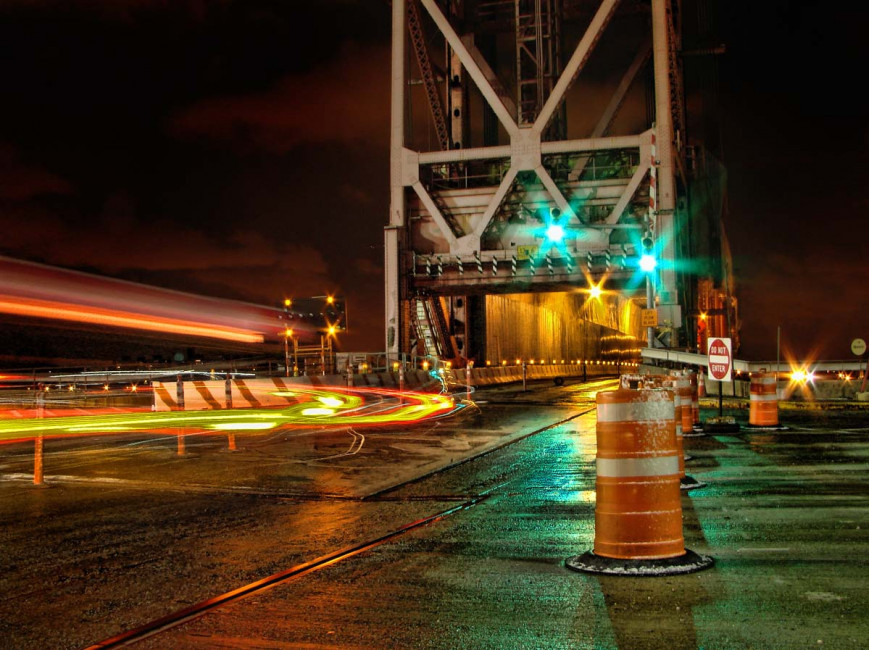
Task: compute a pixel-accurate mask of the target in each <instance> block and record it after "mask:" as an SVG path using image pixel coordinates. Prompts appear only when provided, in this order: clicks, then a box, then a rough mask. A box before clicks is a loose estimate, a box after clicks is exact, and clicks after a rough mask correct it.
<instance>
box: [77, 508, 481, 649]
mask: <svg viewBox="0 0 869 650" xmlns="http://www.w3.org/2000/svg"><path fill="white" fill-rule="evenodd" d="M489 496H490V494H481V495H478V496H475V497H472V498H470V499H468V500H467V501H464V502H463V503H460V504H458V505H456V506H453V507H451V508H447V509H446V510H441V511H440V512H437V513H435V514H433V515H429V516H427V517H423V518H422V519H417V520H416V521H413V522H411V523H409V524H405V525H403V526H401V527H399V528H396V529H395V530H393V531H391V532H389V533H386V534H385V535H382V536H380V537H377V538H375V539H372V540H368V541H365V542H362V543H360V544H357V545H355V546H350V547H347V548H343V549H340V550H338V551H334V552H332V553H329V554H327V555H322V556H320V557H318V558H316V559H314V560H310V561H308V562H303V563H302V564H297V565H296V566H294V567H291V568H289V569H286V570H284V571H280V572H278V573H275V574H273V575H270V576H268V577H267V578H263V579H261V580H257V581H256V582H252V583H250V584H248V585H245V586H243V587H239V588H238V589H234V590H232V591H228V592H226V593H224V594H221V595H219V596H215V597H214V598H209V599H208V600H204V601H202V602H199V603H196V604H195V605H191V606H190V607H186V608H184V609H181V610H179V611H177V612H173V613H171V614H168V615H166V616H163V617H161V618H158V619H156V620H153V621H150V622H149V623H145V624H144V625H142V626H140V627H137V628H135V629H133V630H129V631H127V632H122V633H121V634H118V635H116V636H113V637H111V638H109V639H106V640H104V641H100V642H98V643H95V644H93V645H91V646H88V647H87V648H86V649H85V650H103V649H105V648H121V647H124V646H127V645H130V644H132V643H137V642H139V641H142V640H143V639H146V638H148V637H151V636H154V635H156V634H160V633H162V632H165V631H167V630H169V629H172V628H174V627H177V626H179V625H181V624H183V623H187V622H189V621H192V620H194V619H197V618H199V617H201V616H204V615H205V614H207V613H209V612H211V611H213V610H215V609H217V608H219V607H223V606H224V605H228V604H230V603H233V602H235V601H238V600H241V599H243V598H247V597H248V596H252V595H254V594H258V593H262V592H264V591H266V590H268V589H271V588H272V587H276V586H278V585H280V584H282V583H284V582H288V581H290V580H292V579H294V578H298V577H301V576H304V575H307V574H309V573H313V572H314V571H318V570H320V569H323V568H326V567H328V566H331V565H332V564H336V563H337V562H340V561H342V560H346V559H347V558H351V557H353V556H355V555H359V554H360V553H364V552H365V551H369V550H371V549H373V548H376V547H378V546H380V545H382V544H385V543H387V542H390V541H392V540H393V539H395V538H397V537H401V536H402V535H405V534H407V533H409V532H411V531H413V530H416V529H417V528H421V527H423V526H427V525H429V524H433V523H435V522H437V521H440V520H441V519H444V518H446V517H449V516H450V515H452V514H455V513H457V512H459V511H461V510H466V509H468V508H471V507H473V506H475V505H477V504H478V503H480V502H481V501H484V500H485V499H487V498H488V497H489Z"/></svg>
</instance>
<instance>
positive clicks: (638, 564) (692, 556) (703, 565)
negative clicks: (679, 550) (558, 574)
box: [564, 549, 715, 577]
mask: <svg viewBox="0 0 869 650" xmlns="http://www.w3.org/2000/svg"><path fill="white" fill-rule="evenodd" d="M564 564H565V566H566V567H567V568H568V569H573V570H574V571H580V572H582V573H603V574H606V575H611V576H638V577H654V576H673V575H679V574H683V573H694V572H695V571H702V570H703V569H708V568H709V567H711V566H712V565H713V564H715V560H713V559H712V558H711V557H709V556H708V555H698V554H697V553H695V552H694V551H689V550H688V549H685V554H684V555H679V556H677V557H668V558H662V559H657V560H622V559H617V558H612V557H602V556H600V555H595V554H594V553H593V552H592V551H588V552H587V553H583V554H582V555H577V556H575V557H570V558H567V560H565V562H564Z"/></svg>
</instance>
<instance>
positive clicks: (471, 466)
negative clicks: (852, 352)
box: [0, 383, 869, 648]
mask: <svg viewBox="0 0 869 650" xmlns="http://www.w3.org/2000/svg"><path fill="white" fill-rule="evenodd" d="M597 388H600V385H599V384H595V385H592V386H583V385H581V384H572V385H567V386H564V387H561V388H555V387H553V386H552V385H551V384H546V383H540V384H538V385H536V386H535V387H534V390H533V391H529V392H528V393H524V394H523V393H522V392H521V390H519V389H518V388H517V387H502V388H497V389H488V390H482V391H480V392H478V393H477V394H476V396H475V397H476V398H477V402H478V407H477V408H469V409H465V410H464V411H462V412H461V413H459V414H458V415H457V416H456V417H455V418H453V419H451V420H441V421H438V422H435V423H429V424H427V425H420V426H417V427H413V428H411V429H407V428H404V429H400V430H394V429H388V428H381V429H365V430H361V429H360V430H356V431H348V430H337V431H333V430H316V431H304V432H300V431H295V432H293V434H292V435H285V436H283V437H281V436H258V437H250V438H247V439H245V438H239V448H240V451H238V452H234V453H232V452H227V451H225V445H224V444H223V443H222V441H221V440H220V439H211V440H209V439H205V438H201V439H199V440H196V441H188V445H187V449H188V452H189V453H188V455H187V456H185V457H183V458H178V457H177V456H175V454H174V447H173V444H172V443H173V441H172V440H171V439H166V438H161V439H148V438H147V437H144V438H142V439H137V440H135V441H130V440H124V439H108V438H102V439H100V440H98V441H97V440H93V439H80V440H77V441H67V442H64V443H62V445H60V446H56V448H54V449H52V448H47V452H48V456H47V458H46V476H47V480H48V482H49V484H50V485H51V487H49V488H45V489H39V488H33V487H30V486H29V485H27V483H26V482H25V481H24V480H22V479H20V478H16V477H17V476H19V475H22V474H24V473H25V472H26V471H28V470H27V466H28V456H27V449H26V447H25V446H20V445H19V446H5V448H3V449H0V465H2V467H0V473H2V477H3V479H2V480H0V515H2V521H3V527H2V530H0V542H2V553H3V560H4V570H3V571H2V573H0V588H2V591H0V593H2V594H3V596H2V600H0V639H2V641H0V646H2V647H14V648H78V647H84V646H87V645H89V644H91V643H96V642H98V641H101V640H103V639H106V638H108V637H111V636H113V635H115V634H118V633H120V632H123V631H125V630H128V629H131V628H134V627H137V626H139V625H142V624H143V623H145V622H147V621H149V620H153V619H155V618H158V617H160V616H164V615H166V614H168V613H170V612H173V611H176V610H179V609H182V608H184V607H187V606H189V605H191V604H193V603H196V602H200V601H202V600H205V599H207V598H211V597H214V596H216V595H218V594H221V593H224V592H227V591H230V590H232V589H236V588H238V587H241V586H242V585H246V584H248V583H251V582H253V581H255V580H258V579H261V578H263V577H265V576H268V575H271V574H274V573H277V572H279V571H283V570H286V569H287V568H289V567H292V566H295V565H298V564H300V563H302V562H306V561H310V560H312V559H314V558H317V557H320V556H322V555H324V554H326V553H329V552H332V551H335V550H338V549H343V548H349V547H352V546H354V545H356V544H359V543H361V542H365V541H367V540H374V539H377V538H379V537H381V536H382V535H385V534H387V533H389V532H391V531H394V530H396V529H397V528H399V527H400V526H402V525H405V524H408V523H409V522H413V521H416V520H418V519H421V518H424V517H427V516H430V515H432V514H435V513H438V512H442V511H445V510H448V509H450V508H454V507H455V506H457V505H459V504H463V503H468V504H470V503H473V505H468V507H466V508H464V509H461V510H459V511H457V512H455V513H453V514H450V515H449V516H446V517H444V518H442V519H440V520H438V521H435V522H433V523H431V524H429V525H426V526H424V527H420V528H416V529H414V530H412V531H410V532H407V533H406V534H402V535H400V536H397V537H394V538H391V539H389V540H388V541H386V542H385V543H383V544H380V545H378V546H376V547H374V548H372V549H370V550H368V551H366V552H364V553H360V554H358V555H355V556H352V557H348V558H347V559H343V560H341V561H339V562H336V563H334V564H332V565H330V566H327V567H325V568H322V569H320V570H318V571H316V572H313V573H310V574H307V575H304V576H301V577H298V578H295V579H293V580H289V581H287V582H284V583H281V584H279V585H277V586H275V587H273V588H271V589H269V590H268V591H264V592H261V593H258V594H256V595H253V596H251V597H248V598H246V599H244V600H240V601H237V602H234V603H232V604H229V605H227V606H225V607H222V608H219V609H216V610H214V611H212V612H211V613H208V614H206V615H204V616H202V617H200V618H198V619H195V620H193V621H190V622H188V623H185V624H182V625H180V626H178V627H175V628H173V629H171V630H168V631H166V632H164V633H162V634H159V635H156V636H153V637H151V638H149V639H146V640H144V641H142V642H140V643H139V644H138V645H137V647H145V648H147V647H153V648H185V647H191V648H224V647H227V648H228V647H243V648H251V647H255V648H298V647H370V648H385V647H435V648H457V647H475V648H504V647H509V648H615V647H621V648H660V647H673V648H693V647H703V648H745V647H755V648H767V647H780V648H800V647H822V646H825V647H843V648H850V647H854V648H857V647H865V642H864V640H865V639H866V638H869V634H867V631H869V630H867V628H869V625H867V623H866V622H865V619H866V612H867V611H869V607H867V604H869V602H867V601H869V595H867V594H869V592H867V587H866V585H867V584H869V581H867V578H869V568H867V564H866V550H867V541H869V540H867V535H866V531H867V527H869V517H867V513H869V496H867V495H869V490H867V473H866V469H867V459H869V411H865V410H862V411H854V410H836V411H818V410H800V411H787V410H783V411H782V421H783V422H784V423H785V424H789V425H790V426H791V429H790V430H788V431H784V432H750V433H747V432H741V433H738V434H733V435H726V436H724V435H722V436H714V437H711V436H706V437H699V438H687V439H686V446H687V448H688V452H689V453H690V454H691V456H693V458H694V459H693V460H691V461H689V462H688V465H687V468H688V472H689V474H691V475H693V476H695V477H696V478H698V479H701V480H704V481H706V482H707V483H708V487H706V488H703V489H701V490H696V491H693V492H691V493H690V495H685V496H683V511H684V529H685V539H686V545H687V546H688V547H689V548H691V549H692V550H694V551H697V552H701V553H707V554H710V555H712V556H714V557H715V559H716V566H715V567H714V568H713V569H710V570H708V571H705V572H702V573H698V574H692V575H688V576H681V577H670V578H633V579H632V578H614V577H598V576H589V575H584V574H578V573H575V572H572V571H569V570H567V569H566V568H565V567H564V559H565V558H567V557H569V556H572V555H576V554H578V553H581V552H583V551H585V550H589V549H590V548H591V546H592V544H593V538H594V525H593V521H594V497H595V495H594V464H593V463H594V452H595V440H594V413H593V412H591V413H587V414H586V415H578V414H580V413H584V412H587V411H588V410H589V409H590V408H591V406H592V400H593V393H594V390H595V389H597ZM734 405H735V404H734ZM734 413H735V414H736V416H737V417H738V418H741V419H743V420H744V419H745V413H744V411H743V410H739V411H734ZM705 415H706V412H705V411H704V416H705ZM550 425H554V426H552V428H549V429H546V430H544V431H541V429H544V428H546V427H549V426H550ZM535 432H537V433H535ZM531 434H533V435H531ZM360 435H362V436H364V442H363V443H362V444H361V445H360V443H359V442H358V438H357V436H360ZM510 441H515V442H513V444H507V443H510ZM480 454H482V455H480ZM472 456H477V458H476V459H475V460H473V461H471V462H463V460H464V459H465V458H468V457H472ZM439 467H441V468H443V467H449V468H450V469H448V470H446V471H437V469H438V468H439ZM417 477H422V478H419V479H418V480H414V479H416V478H417ZM392 486H395V487H392ZM476 499H479V500H476Z"/></svg>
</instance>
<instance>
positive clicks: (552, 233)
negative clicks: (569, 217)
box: [546, 223, 564, 243]
mask: <svg viewBox="0 0 869 650" xmlns="http://www.w3.org/2000/svg"><path fill="white" fill-rule="evenodd" d="M546 239H548V240H549V241H551V242H556V243H557V242H560V241H561V240H562V239H564V228H562V227H561V226H560V225H558V224H557V223H551V224H549V226H548V227H547V228H546Z"/></svg>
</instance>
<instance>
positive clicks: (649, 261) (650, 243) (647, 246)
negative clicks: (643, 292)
mask: <svg viewBox="0 0 869 650" xmlns="http://www.w3.org/2000/svg"><path fill="white" fill-rule="evenodd" d="M640 243H641V244H642V247H643V253H642V255H640V269H642V270H643V271H644V272H646V273H651V272H652V271H654V270H655V267H656V266H657V265H658V260H657V259H655V241H654V240H653V239H652V238H651V236H649V235H646V236H645V237H643V240H642V242H640Z"/></svg>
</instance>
